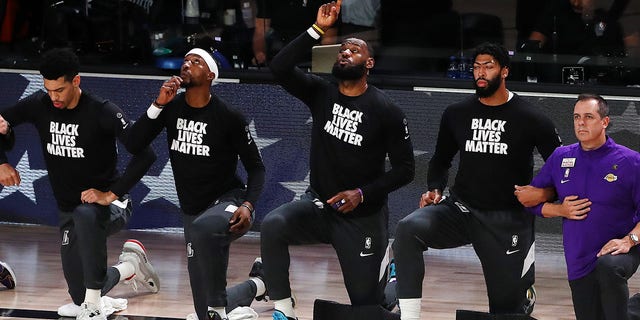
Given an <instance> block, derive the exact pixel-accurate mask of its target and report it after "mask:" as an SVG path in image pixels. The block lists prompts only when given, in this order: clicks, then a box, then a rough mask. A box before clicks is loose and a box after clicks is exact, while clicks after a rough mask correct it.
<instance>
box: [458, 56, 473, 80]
mask: <svg viewBox="0 0 640 320" xmlns="http://www.w3.org/2000/svg"><path fill="white" fill-rule="evenodd" d="M460 60H461V61H462V62H461V63H460V79H473V64H472V63H471V58H460Z"/></svg>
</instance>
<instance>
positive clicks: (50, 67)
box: [40, 48, 80, 81]
mask: <svg viewBox="0 0 640 320" xmlns="http://www.w3.org/2000/svg"><path fill="white" fill-rule="evenodd" d="M79 69H80V60H79V59H78V56H77V55H76V54H75V53H74V52H73V51H72V50H71V49H69V48H54V49H51V50H49V51H47V52H45V53H44V54H43V55H42V62H41V63H40V74H41V75H42V77H44V78H45V79H47V80H56V79H58V78H60V77H63V76H64V80H65V81H71V80H73V78H74V77H75V76H76V75H78V72H79Z"/></svg>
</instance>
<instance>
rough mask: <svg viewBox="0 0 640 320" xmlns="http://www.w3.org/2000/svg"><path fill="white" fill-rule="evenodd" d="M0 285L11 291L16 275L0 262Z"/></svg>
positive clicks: (14, 285)
mask: <svg viewBox="0 0 640 320" xmlns="http://www.w3.org/2000/svg"><path fill="white" fill-rule="evenodd" d="M0 283H2V285H3V286H5V287H7V289H13V288H15V287H16V275H15V274H14V273H13V270H11V267H9V265H8V264H7V263H5V262H2V261H0Z"/></svg>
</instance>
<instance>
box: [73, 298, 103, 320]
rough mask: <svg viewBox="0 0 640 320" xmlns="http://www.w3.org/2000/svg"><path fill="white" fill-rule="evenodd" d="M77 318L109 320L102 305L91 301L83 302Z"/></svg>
mask: <svg viewBox="0 0 640 320" xmlns="http://www.w3.org/2000/svg"><path fill="white" fill-rule="evenodd" d="M76 319H77V320H107V315H106V314H105V313H104V311H103V310H102V307H101V306H96V305H95V304H93V303H90V302H83V303H82V305H81V306H80V314H78V316H76Z"/></svg>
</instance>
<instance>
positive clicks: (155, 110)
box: [147, 100, 164, 119]
mask: <svg viewBox="0 0 640 320" xmlns="http://www.w3.org/2000/svg"><path fill="white" fill-rule="evenodd" d="M162 107H164V106H161V105H159V104H157V103H156V101H155V100H154V101H153V102H152V103H151V105H150V106H149V108H148V109H147V116H148V117H149V119H156V118H158V116H159V115H160V112H162Z"/></svg>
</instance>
